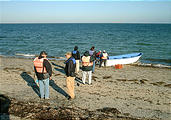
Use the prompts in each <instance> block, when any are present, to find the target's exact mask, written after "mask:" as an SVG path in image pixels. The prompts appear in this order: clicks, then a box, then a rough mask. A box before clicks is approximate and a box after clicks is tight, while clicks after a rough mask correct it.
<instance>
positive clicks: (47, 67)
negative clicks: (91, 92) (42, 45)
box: [33, 51, 52, 99]
mask: <svg viewBox="0 0 171 120" xmlns="http://www.w3.org/2000/svg"><path fill="white" fill-rule="evenodd" d="M33 63H34V70H35V73H36V76H37V79H38V83H39V88H40V98H41V99H49V80H50V79H51V76H52V67H51V64H50V63H49V61H48V59H47V53H46V52H45V51H42V52H41V53H40V55H39V57H36V58H35V59H34V61H33Z"/></svg>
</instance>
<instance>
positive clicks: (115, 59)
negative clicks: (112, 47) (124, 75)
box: [106, 53, 143, 66]
mask: <svg viewBox="0 0 171 120" xmlns="http://www.w3.org/2000/svg"><path fill="white" fill-rule="evenodd" d="M142 55H143V53H131V54H125V55H118V56H109V59H108V60H107V63H106V66H114V65H117V64H131V63H134V62H136V61H138V60H139V59H140V57H141V56H142Z"/></svg>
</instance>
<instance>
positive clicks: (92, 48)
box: [89, 46, 96, 73]
mask: <svg viewBox="0 0 171 120" xmlns="http://www.w3.org/2000/svg"><path fill="white" fill-rule="evenodd" d="M89 55H90V56H93V58H94V60H93V69H92V72H93V73H94V71H95V65H96V51H95V47H94V46H92V47H91V49H90V50H89Z"/></svg>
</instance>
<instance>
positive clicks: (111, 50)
mask: <svg viewBox="0 0 171 120" xmlns="http://www.w3.org/2000/svg"><path fill="white" fill-rule="evenodd" d="M75 45H77V46H78V47H79V50H80V52H81V54H83V53H84V52H85V51H86V50H89V49H90V48H91V46H95V49H96V51H98V50H106V51H107V52H108V54H109V55H110V56H114V55H121V54H128V53H134V52H142V53H143V56H142V58H141V59H140V61H141V62H143V63H153V64H164V65H171V24H102V23H101V24H94V23H92V24H83V23H82V24H0V55H4V56H14V57H21V56H22V57H34V55H38V54H39V53H40V51H42V50H45V51H47V53H48V55H49V56H51V57H64V54H65V52H67V51H72V50H73V48H74V46H75Z"/></svg>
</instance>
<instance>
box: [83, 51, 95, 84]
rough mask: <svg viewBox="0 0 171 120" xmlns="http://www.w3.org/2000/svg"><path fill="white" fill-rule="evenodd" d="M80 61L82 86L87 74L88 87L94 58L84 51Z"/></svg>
mask: <svg viewBox="0 0 171 120" xmlns="http://www.w3.org/2000/svg"><path fill="white" fill-rule="evenodd" d="M81 60H82V70H83V77H82V81H83V84H85V80H86V75H87V74H88V78H89V79H88V84H89V85H90V84H91V79H92V68H93V61H94V57H93V56H90V55H89V52H88V51H86V52H85V53H84V56H83V57H82V59H81Z"/></svg>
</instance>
